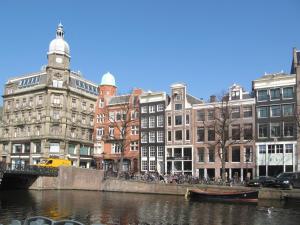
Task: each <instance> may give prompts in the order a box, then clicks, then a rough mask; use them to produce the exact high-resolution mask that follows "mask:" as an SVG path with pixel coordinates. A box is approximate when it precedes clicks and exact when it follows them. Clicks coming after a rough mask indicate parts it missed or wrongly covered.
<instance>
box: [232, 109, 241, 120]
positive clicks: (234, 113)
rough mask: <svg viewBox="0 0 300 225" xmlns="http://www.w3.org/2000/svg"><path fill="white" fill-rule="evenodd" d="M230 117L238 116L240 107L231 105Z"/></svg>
mask: <svg viewBox="0 0 300 225" xmlns="http://www.w3.org/2000/svg"><path fill="white" fill-rule="evenodd" d="M231 118H234V119H236V118H240V107H233V108H232V111H231Z"/></svg>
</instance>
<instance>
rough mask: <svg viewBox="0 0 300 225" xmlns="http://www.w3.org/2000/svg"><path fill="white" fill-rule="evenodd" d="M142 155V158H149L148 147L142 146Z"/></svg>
mask: <svg viewBox="0 0 300 225" xmlns="http://www.w3.org/2000/svg"><path fill="white" fill-rule="evenodd" d="M141 152H142V153H141V154H142V157H147V156H148V150H147V147H146V146H142V147H141Z"/></svg>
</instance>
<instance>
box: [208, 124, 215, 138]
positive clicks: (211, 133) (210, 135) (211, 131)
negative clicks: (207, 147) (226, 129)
mask: <svg viewBox="0 0 300 225" xmlns="http://www.w3.org/2000/svg"><path fill="white" fill-rule="evenodd" d="M214 140H215V129H214V128H213V127H209V128H208V141H214Z"/></svg>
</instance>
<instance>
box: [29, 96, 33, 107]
mask: <svg viewBox="0 0 300 225" xmlns="http://www.w3.org/2000/svg"><path fill="white" fill-rule="evenodd" d="M32 105H33V97H30V98H29V106H30V107H31V106H32Z"/></svg>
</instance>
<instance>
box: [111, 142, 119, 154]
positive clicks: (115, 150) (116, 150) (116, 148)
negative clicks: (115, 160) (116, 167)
mask: <svg viewBox="0 0 300 225" xmlns="http://www.w3.org/2000/svg"><path fill="white" fill-rule="evenodd" d="M111 152H112V153H117V154H118V153H121V146H120V145H118V144H115V143H114V144H112V145H111Z"/></svg>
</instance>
